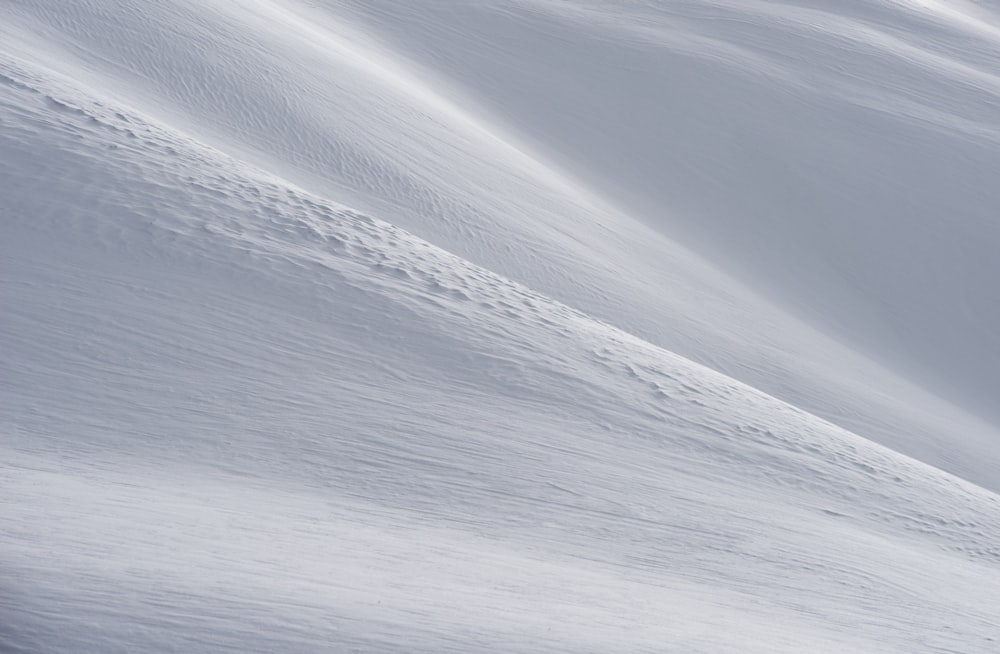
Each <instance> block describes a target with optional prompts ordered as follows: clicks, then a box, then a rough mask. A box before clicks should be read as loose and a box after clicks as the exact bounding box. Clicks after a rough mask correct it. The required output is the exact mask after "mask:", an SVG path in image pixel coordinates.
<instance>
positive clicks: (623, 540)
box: [0, 62, 1000, 653]
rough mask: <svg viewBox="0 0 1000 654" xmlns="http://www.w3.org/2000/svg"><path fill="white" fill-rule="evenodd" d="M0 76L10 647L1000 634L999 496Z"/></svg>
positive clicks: (542, 647)
mask: <svg viewBox="0 0 1000 654" xmlns="http://www.w3.org/2000/svg"><path fill="white" fill-rule="evenodd" d="M2 74H3V77H2V78H0V83H2V85H3V86H2V89H3V90H2V96H0V116H2V117H3V126H4V129H3V130H2V132H0V162H2V163H0V175H2V177H3V179H4V182H5V188H8V189H13V191H14V192H11V193H5V194H4V195H3V201H2V205H0V209H2V211H3V215H4V217H5V238H4V239H3V241H2V248H3V250H2V257H3V259H2V260H3V266H4V274H3V285H2V287H0V288H2V291H0V292H2V301H3V305H4V307H6V310H5V312H4V319H3V321H2V323H0V327H2V339H3V342H4V348H3V349H2V357H3V358H2V366H3V369H4V370H5V371H6V372H5V375H4V377H3V378H2V381H0V384H2V385H0V402H2V408H3V415H4V417H5V418H4V420H5V422H4V425H3V434H4V438H3V442H2V449H3V452H2V456H0V460H2V461H3V475H2V484H3V492H2V493H0V497H3V505H2V513H3V518H4V525H5V528H4V530H3V535H2V536H0V562H2V566H3V569H4V575H3V576H4V593H3V600H2V602H3V604H2V605H0V606H2V615H3V620H2V623H0V629H2V632H0V633H2V637H3V639H4V643H5V647H7V648H8V649H11V650H12V651H46V652H119V651H120V652H134V651H147V652H151V651H199V652H221V651H284V652H314V651H315V652H318V651H386V652H393V651H399V652H404V651H405V652H424V651H426V652H449V651H454V652H489V651H497V652H499V651H524V652H530V651H539V652H542V651H545V652H551V651H572V652H581V651H594V652H604V651H608V650H611V649H613V650H616V651H636V652H639V651H650V652H652V651H663V649H664V648H678V649H683V650H684V651H690V652H698V651H703V652H741V653H742V652H752V651H761V652H776V651H787V652H800V651H803V650H808V651H814V652H821V651H831V652H833V651H844V650H845V649H846V650H852V651H884V652H890V651H898V652H908V653H909V652H914V651H935V650H953V651H963V652H975V651H983V652H987V651H990V650H991V649H992V647H993V646H994V645H995V641H993V640H991V639H993V638H995V637H996V632H995V621H994V619H995V611H994V610H993V606H992V602H993V600H994V593H995V589H996V588H997V587H998V585H1000V552H998V551H997V549H996V543H997V542H1000V541H998V539H1000V502H998V501H997V498H996V496H995V495H993V494H991V493H989V492H987V491H984V490H982V489H981V488H978V487H976V486H973V485H971V484H969V483H967V482H964V481H962V480H959V479H957V478H955V477H952V476H949V475H947V474H945V473H942V472H940V471H938V470H935V469H933V468H931V467H929V466H927V465H925V464H922V463H918V462H915V461H913V460H911V459H907V458H905V457H903V456H900V455H899V454H897V453H894V452H892V451H889V450H886V449H884V448H882V447H880V446H878V445H874V444H872V443H871V442H869V441H866V440H864V439H862V438H859V437H857V436H856V435H853V434H851V433H848V432H845V431H843V430H842V429H839V428H837V427H834V426H833V425H831V424H829V423H827V422H824V421H822V420H819V419H817V418H815V417H813V416H810V415H809V414H806V413H803V412H802V411H800V410H797V409H795V408H793V407H791V406H789V405H787V404H784V403H782V402H780V401H777V400H775V399H773V398H771V397H768V396H766V395H764V394H761V393H760V392H758V391H756V390H753V389H751V388H749V387H747V386H745V385H742V384H740V383H737V382H734V381H733V380H731V379H728V378H726V377H723V376H721V375H719V374H717V373H714V372H712V371H710V370H708V369H706V368H704V367H701V366H699V365H696V364H692V363H690V362H688V361H686V360H684V359H682V358H680V357H677V356H676V355H673V354H671V353H669V352H666V351H664V350H662V349H659V348H657V347H655V346H652V345H650V344H648V343H646V342H643V341H641V340H639V339H637V338H635V337H633V336H629V335H627V334H625V333H623V332H621V331H619V330H617V329H615V328H614V327H611V326H609V325H606V324H603V323H600V322H597V321H595V320H593V319H592V318H590V317H588V316H586V315H584V314H581V313H579V312H577V311H575V310H572V309H569V308H567V307H566V306H564V305H561V304H559V303H556V302H554V301H552V300H550V299H548V298H546V297H545V296H542V295H539V294H537V293H534V292H532V291H530V290H528V289H526V288H525V287H523V286H520V285H518V284H515V283H512V282H510V281H508V280H506V279H504V278H502V277H499V276H497V275H495V274H493V273H490V272H488V271H485V270H484V269H482V268H478V267H475V266H472V265H470V264H468V263H467V262H465V261H463V260H461V259H459V258H457V257H455V256H453V255H450V254H448V253H446V252H444V251H442V250H440V249H438V248H436V247H434V246H432V245H430V244H428V243H426V242H425V241H421V240H419V239H416V238H414V237H413V236H411V235H409V234H407V233H406V232H404V231H402V230H400V229H398V228H395V227H392V226H390V225H388V224H386V223H384V222H380V221H375V220H372V219H370V218H367V217H365V216H362V215H360V214H357V213H355V212H352V211H349V210H346V209H344V208H341V207H338V206H335V205H332V204H330V203H329V202H327V201H325V200H322V199H320V198H318V197H316V196H314V195H311V194H309V193H307V192H305V191H302V190H300V189H298V188H296V187H294V186H291V185H288V184H286V183H284V182H282V181H281V180H278V179H275V178H273V177H271V176H269V175H266V174H262V173H258V172H255V171H253V170H251V169H249V168H247V167H246V166H245V165H243V164H240V163H238V162H236V161H234V160H232V159H230V158H227V157H225V156H223V155H221V154H220V153H218V152H215V151H212V150H210V149H207V148H204V147H202V146H200V145H198V144H196V143H195V142H193V141H191V140H190V139H188V138H187V137H185V136H183V135H181V134H179V133H177V132H174V131H170V130H167V129H165V128H163V127H161V126H156V125H153V124H151V123H149V122H147V121H146V120H145V119H144V118H143V117H142V116H141V115H139V114H137V113H135V112H132V111H129V110H127V109H126V108H124V107H120V106H115V105H112V104H109V103H107V101H106V100H102V99H96V100H89V99H87V98H86V97H85V96H83V95H82V94H79V93H76V92H73V91H72V90H71V89H70V88H69V86H68V84H67V83H66V82H59V81H58V80H56V79H54V78H52V77H50V76H47V75H43V74H39V73H34V72H31V71H29V70H27V69H26V68H25V67H24V66H23V65H21V64H18V65H12V64H10V62H8V63H7V64H5V65H4V69H3V72H2Z"/></svg>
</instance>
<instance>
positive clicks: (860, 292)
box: [0, 0, 1000, 490]
mask: <svg viewBox="0 0 1000 654" xmlns="http://www.w3.org/2000/svg"><path fill="white" fill-rule="evenodd" d="M949 6H950V7H952V8H954V7H956V5H949ZM664 7H666V8H663V7H661V8H657V5H655V3H654V4H650V3H607V2H542V1H532V2H516V3H511V2H506V1H503V2H476V3H465V2H452V1H448V2H433V3H410V2H367V1H365V2H358V3H347V2H328V1H325V2H319V3H317V2H312V3H302V2H296V1H294V0H283V1H281V2H257V1H255V0H254V1H251V0H240V1H234V2H211V3H205V2H200V1H199V2H194V1H186V0H174V1H171V2H141V1H139V0H107V1H101V2H73V3H65V2H54V1H51V2H43V1H41V0H15V1H12V2H8V3H5V4H4V6H3V7H0V36H2V38H3V39H4V42H5V44H6V47H7V48H8V50H9V51H11V52H12V53H19V54H18V56H20V57H22V58H24V59H25V60H27V61H31V62H33V63H34V65H44V66H47V67H48V68H50V69H52V70H55V71H59V73H60V74H64V75H69V76H72V77H73V78H74V79H78V80H82V81H83V82H84V83H85V84H87V85H89V86H90V87H91V88H94V89H97V90H99V92H100V93H102V94H106V95H109V96H110V97H114V98H115V99H116V102H118V103H121V104H123V105H125V106H128V107H133V108H135V109H137V110H139V111H141V112H143V113H144V114H145V115H149V116H152V117H154V118H155V119H157V120H159V121H161V122H163V123H165V124H169V125H173V126H176V127H178V128H180V129H182V130H184V131H186V132H187V133H190V134H192V135H193V136H194V137H195V138H197V139H198V140H200V141H202V142H204V143H208V144H210V145H212V146H213V147H215V148H217V149H219V150H221V151H224V152H226V153H227V154H229V155H232V156H235V157H236V158H238V159H240V160H243V161H247V162H250V163H252V164H253V165H256V166H258V167H260V168H262V169H265V170H268V171H271V172H273V173H275V174H277V175H279V176H281V177H282V178H283V179H288V180H291V181H292V182H294V183H297V184H298V185H300V186H302V187H303V188H308V189H310V190H311V191H312V192H315V193H317V194H318V195H320V196H322V197H332V198H335V199H337V200H338V201H341V202H344V203H346V204H349V205H350V206H353V207H355V208H357V209H359V210H362V211H366V212H368V213H370V214H373V215H380V216H383V217H386V218H388V219H391V220H392V222H393V223H394V224H397V225H399V226H401V227H403V228H405V229H408V230H410V231H411V232H412V233H414V234H417V235H419V236H421V237H422V238H425V239H427V240H429V241H431V242H433V243H435V244H436V245H438V246H439V247H443V248H444V249H446V250H448V251H450V252H453V253H455V254H457V255H459V256H461V257H463V258H465V259H467V260H469V261H471V262H473V263H475V264H477V265H481V266H483V267H485V268H487V269H489V270H491V271H494V272H496V273H498V274H501V275H503V276H505V277H507V278H509V279H513V280H516V281H518V282H520V283H523V284H525V285H527V286H528V287H530V288H532V289H534V290H536V291H538V292H541V293H544V294H546V295H547V296H549V297H552V298H555V299H557V300H559V301H562V302H564V303H566V304H567V305H569V306H573V307H574V308H577V309H579V310H581V311H584V312H586V313H587V314H589V315H592V316H594V317H596V318H598V319H600V320H603V321H604V322H608V323H610V324H613V325H615V326H617V327H620V328H622V329H624V330H625V331H627V332H629V333H632V334H635V335H637V336H639V337H641V338H643V339H645V340H648V341H650V342H651V343H654V344H656V345H659V346H661V347H665V348H667V349H669V350H671V351H674V352H677V353H679V354H681V355H683V356H686V357H688V358H691V359H693V360H696V361H698V362H701V363H703V364H705V365H708V366H709V367H711V368H713V369H715V370H718V371H721V372H724V373H726V374H728V375H730V376H733V377H734V378H736V379H739V380H741V381H743V382H746V383H748V384H750V385H752V386H754V387H756V388H760V389H762V390H764V391H765V392H768V393H770V394H772V395H774V396H776V397H779V398H781V399H783V400H785V401H787V402H789V403H791V404H793V405H794V406H797V407H800V408H802V409H804V410H806V411H809V412H811V413H814V414H816V415H818V416H821V417H823V418H825V419H828V420H830V421H832V422H835V423H836V424H838V425H840V426H842V427H845V428H847V429H849V430H851V431H854V432H856V433H859V434H861V435H863V436H864V437H866V438H869V439H872V440H874V441H876V442H879V443H882V444H884V445H886V446H888V447H891V448H893V449H895V450H898V451H900V452H903V453H905V454H907V455H910V456H913V457H916V458H918V459H920V460H923V461H925V462H927V463H930V464H931V465H935V466H938V467H941V468H942V469H944V470H947V471H949V472H953V473H955V474H957V475H959V476H962V477H964V478H966V479H969V480H972V481H974V482H975V483H978V484H980V485H983V486H985V487H987V488H990V489H993V490H997V489H998V488H1000V485H998V482H997V480H998V479H1000V446H998V442H1000V434H998V432H997V430H996V429H995V428H994V427H992V426H989V425H987V424H984V423H983V422H981V421H980V420H978V419H977V418H975V417H972V416H970V415H969V414H968V413H966V411H964V410H962V409H957V408H956V407H955V406H954V405H953V404H954V403H955V402H957V403H959V404H962V405H965V406H969V407H976V408H978V410H979V413H981V414H984V415H989V414H990V413H991V412H992V410H993V407H992V402H984V401H983V398H986V399H988V400H992V396H991V393H992V389H994V388H997V387H998V383H1000V379H998V378H996V374H997V371H998V370H1000V361H998V360H997V357H998V356H1000V355H998V352H1000V346H998V344H997V342H996V336H995V334H996V333H998V331H1000V330H998V329H997V327H998V325H1000V320H998V317H1000V316H998V314H997V311H996V304H995V303H996V294H995V293H994V292H993V288H992V286H993V280H994V279H995V278H996V277H997V274H996V265H995V263H994V256H993V252H994V251H995V250H996V246H997V245H998V243H997V239H998V228H997V227H996V221H994V220H993V213H994V208H995V207H996V206H1000V197H998V196H997V194H998V193H1000V191H998V190H997V189H998V188H1000V186H998V185H995V184H993V183H992V182H991V179H992V178H991V175H992V172H991V171H993V170H996V169H997V168H998V163H1000V162H997V161H996V157H997V152H998V149H997V148H996V147H994V145H991V144H992V143H993V142H994V141H993V140H992V137H990V136H989V134H992V133H993V132H991V131H990V130H991V129H993V127H991V125H992V123H991V122H990V121H991V120H992V118H991V116H992V113H991V110H990V107H992V106H993V105H992V104H991V103H992V102H993V101H994V100H995V95H993V93H994V91H993V89H994V86H992V82H989V79H991V78H990V75H991V74H992V73H991V71H992V70H994V69H993V68H992V67H991V66H990V61H991V59H990V56H991V55H989V54H988V53H989V51H988V50H985V48H986V45H988V43H989V42H988V41H987V40H988V39H989V38H992V37H991V36H990V35H991V32H990V31H989V29H987V28H988V25H989V24H990V23H989V20H988V16H987V17H986V18H976V20H978V21H979V22H977V23H975V25H978V26H979V27H976V28H975V29H976V30H978V31H977V32H976V34H977V35H970V34H969V33H968V31H969V29H973V28H972V27H970V26H969V25H968V24H967V21H966V23H963V22H962V21H958V22H956V19H954V16H952V18H949V19H948V20H947V21H945V20H943V19H942V18H941V17H940V16H937V17H935V16H934V15H931V14H928V13H927V12H929V11H930V5H926V7H927V9H926V10H920V11H918V10H917V9H915V8H913V7H912V6H910V5H898V4H885V5H873V4H867V3H865V4H844V5H841V4H838V5H837V7H836V8H826V9H823V8H822V7H811V6H806V5H803V6H799V7H796V6H790V5H782V4H775V3H770V2H763V3H758V2H751V3H733V4H731V5H729V4H719V3H709V2H687V3H669V5H664ZM921 12H923V13H921ZM962 15H967V16H973V14H969V13H968V12H967V13H965V14H962ZM894 20H896V21H897V22H895V23H894V22H893V21H894ZM969 20H972V18H969ZM963 25H964V26H963ZM852 30H853V31H852ZM889 32H891V34H888V33H889ZM893 35H894V36H893ZM847 36H850V37H851V38H847ZM889 36H893V38H894V39H896V40H897V41H898V40H901V39H902V40H905V41H906V43H908V44H909V46H908V47H909V49H901V48H902V46H899V47H896V46H893V47H896V49H895V50H892V51H891V52H890V53H889V54H886V48H888V47H889V46H888V45H886V44H885V43H883V42H884V41H885V40H886V39H888V38H889ZM876 37H878V38H876ZM860 41H863V43H860ZM969 45H972V46H975V47H966V46H969ZM960 46H961V47H960ZM902 52H906V53H909V55H908V56H903V55H902V54H900V53H902ZM918 55H919V56H918ZM931 60H933V62H932V61H931ZM932 63H933V65H932ZM977 71H978V72H977ZM835 82H836V83H835ZM848 85H852V86H849V88H848ZM861 90H867V95H864V94H862V93H861ZM848 91H850V92H848ZM901 96H907V97H909V98H910V100H909V104H904V103H902V99H901ZM865 98H867V99H868V100H867V101H865ZM945 99H947V102H945ZM876 100H878V102H879V103H881V104H878V105H877V106H873V105H874V103H875V102H876ZM866 102H867V104H866ZM915 103H916V104H919V106H920V107H923V108H924V110H923V113H924V114H926V113H927V111H929V110H930V109H928V107H930V108H934V107H937V108H938V110H939V112H946V113H947V112H951V113H948V115H949V116H951V115H953V114H954V115H953V118H954V120H951V122H950V123H949V121H948V120H945V118H941V117H940V116H939V118H940V120H936V121H930V120H929V119H921V118H919V117H915V116H914V115H913V114H914V111H915V110H912V111H911V109H912V106H914V104H915ZM906 107H910V108H911V109H906ZM893 108H895V109H893ZM890 110H891V111H890ZM942 115H944V114H942ZM959 123H961V125H959ZM949 124H952V128H949V127H948V125H949ZM960 126H964V127H962V128H961V129H960V128H959V127H960ZM977 134H981V135H982V138H979V137H978V136H976V135H977ZM580 180H585V183H584V182H581V181H580ZM595 190H596V191H595ZM611 200H613V202H612V201H611ZM618 207H626V208H627V209H628V211H624V210H622V209H620V208H618ZM682 243H683V244H684V245H685V246H686V247H685V246H682V245H681V244H682ZM694 252H698V253H699V254H697V255H696V254H694ZM907 379H908V380H910V381H906V380H907ZM913 382H915V383H913ZM921 386H922V387H924V388H929V389H931V390H932V391H933V392H928V391H927V390H922V388H921ZM934 393H938V395H935V394H934ZM942 398H943V399H942ZM957 434H960V436H957Z"/></svg>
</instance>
